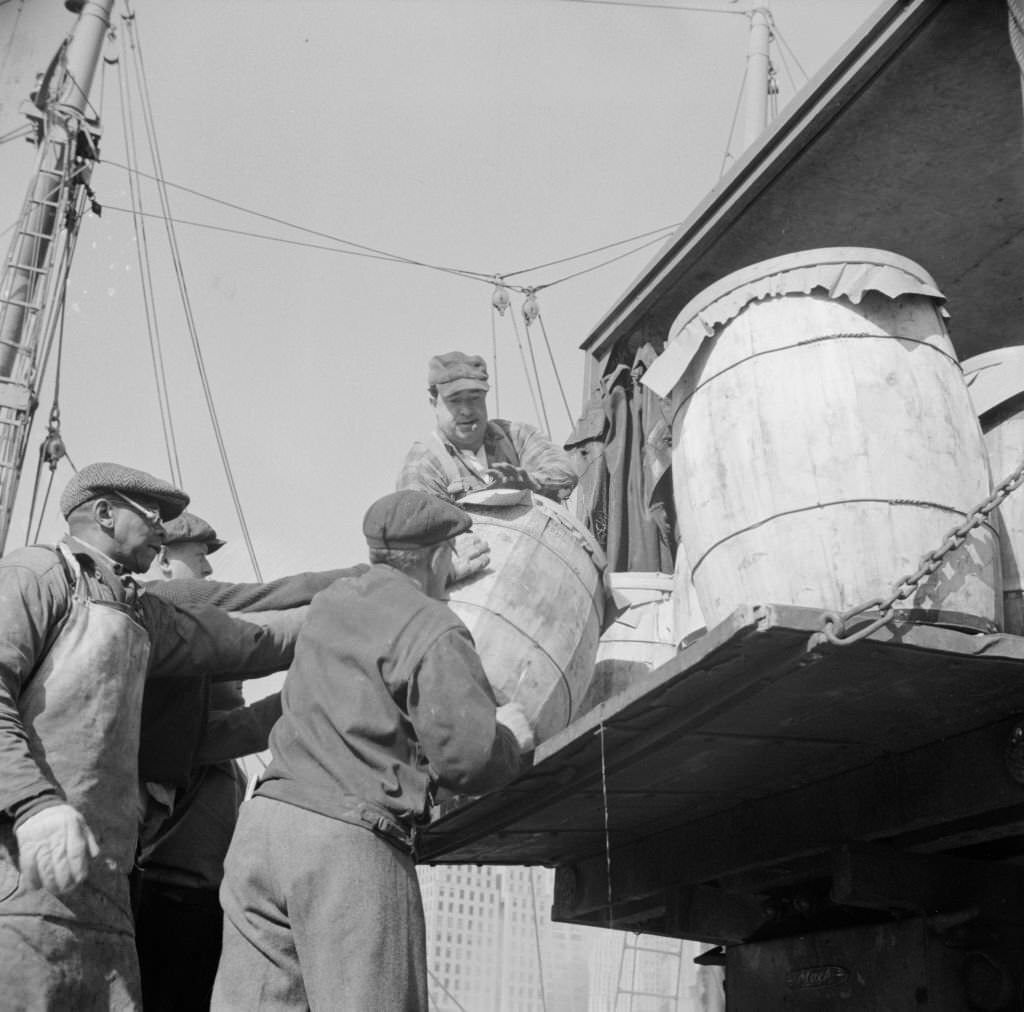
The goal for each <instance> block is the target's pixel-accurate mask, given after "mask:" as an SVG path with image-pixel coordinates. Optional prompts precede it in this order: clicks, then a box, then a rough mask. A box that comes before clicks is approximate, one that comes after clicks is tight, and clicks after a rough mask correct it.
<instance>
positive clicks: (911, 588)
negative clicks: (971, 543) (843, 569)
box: [821, 459, 1024, 646]
mask: <svg viewBox="0 0 1024 1012" xmlns="http://www.w3.org/2000/svg"><path fill="white" fill-rule="evenodd" d="M1022 484H1024V459H1022V460H1021V461H1020V463H1019V464H1018V465H1017V467H1016V469H1015V470H1014V471H1013V472H1011V473H1010V474H1008V475H1007V476H1006V477H1005V478H1004V479H1003V480H1002V481H1001V482H999V484H998V485H996V486H995V488H993V489H992V491H991V493H989V495H988V497H987V498H985V499H983V500H982V501H981V502H980V503H978V505H977V506H975V507H974V509H972V510H971V511H970V512H969V513H968V514H967V516H966V518H965V519H964V520H963V521H962V522H961V523H959V524H957V525H956V527H953V528H951V529H950V530H949V531H947V532H946V534H945V536H944V537H943V539H942V543H941V544H940V545H939V547H938V548H936V549H934V550H933V551H931V552H928V553H927V554H926V555H924V556H922V558H921V562H920V564H919V565H918V567H917V569H916V570H915V571H914V572H913V573H909V574H908V575H907V576H904V577H903V579H902V580H898V581H897V582H896V583H895V584H894V585H893V588H892V593H890V594H889V596H888V597H884V598H883V597H876V598H872V599H871V600H870V601H865V602H864V603H863V604H859V605H857V607H856V608H850V609H849V610H848V611H844V612H837V611H827V612H825V616H824V621H823V624H822V630H821V631H822V633H824V635H825V638H826V639H827V640H828V641H829V643H834V644H835V645H836V646H848V645H849V644H851V643H856V642H857V641H858V640H862V639H864V638H865V637H867V636H870V635H871V634H872V633H873V632H876V631H877V630H878V629H881V628H882V626H884V625H886V624H887V623H888V622H891V621H892V618H893V616H894V615H895V614H896V602H897V601H906V600H907V598H909V597H912V596H913V595H914V594H915V593H916V592H917V589H918V587H920V586H921V584H922V583H924V581H925V580H927V579H928V577H930V576H931V575H932V574H933V573H934V572H935V571H936V570H937V569H938V568H939V567H940V566H941V565H942V563H943V560H944V559H945V558H946V556H947V555H949V554H950V553H951V552H955V551H956V550H957V549H958V548H959V547H960V546H961V545H962V544H963V543H964V542H965V541H966V540H967V538H968V537H969V536H970V534H971V532H972V531H974V530H975V529H976V528H978V527H980V526H981V525H982V524H983V523H984V522H985V521H986V520H987V519H988V517H989V514H990V513H992V511H993V510H995V509H998V507H999V505H1000V503H1002V502H1003V500H1004V499H1006V497H1007V496H1008V495H1009V494H1010V493H1011V492H1013V491H1014V489H1016V488H1019V487H1020V486H1021V485H1022ZM876 609H877V610H878V611H879V612H880V614H879V615H878V617H877V618H874V619H872V620H871V621H869V622H868V623H867V624H866V625H863V626H860V627H859V628H858V629H856V630H855V631H854V632H847V631H846V630H847V626H848V625H849V622H850V620H851V619H854V618H856V617H857V616H858V615H864V614H865V613H866V612H873V611H875V610H876Z"/></svg>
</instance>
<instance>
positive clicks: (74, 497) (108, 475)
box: [60, 461, 188, 520]
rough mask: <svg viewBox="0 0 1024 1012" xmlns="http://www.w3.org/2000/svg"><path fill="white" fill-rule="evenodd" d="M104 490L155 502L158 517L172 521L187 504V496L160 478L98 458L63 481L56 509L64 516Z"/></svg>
mask: <svg viewBox="0 0 1024 1012" xmlns="http://www.w3.org/2000/svg"><path fill="white" fill-rule="evenodd" d="M108 492H123V493H124V494H125V495H126V496H130V497H131V498H135V497H136V496H140V497H142V498H144V499H150V500H152V501H153V502H155V503H156V504H157V508H158V509H159V510H160V519H161V520H173V519H174V518H175V517H176V516H178V514H179V513H181V511H182V510H183V509H184V508H185V507H186V506H187V505H188V496H187V495H186V494H185V493H184V492H182V491H181V489H180V488H175V487H174V486H173V485H171V484H170V483H169V482H166V481H163V480H162V479H161V478H154V477H153V475H151V474H147V473H146V472H145V471H137V470H135V468H134V467H125V466H124V465H123V464H111V463H107V462H105V461H101V462H100V463H96V464H87V465H86V466H85V467H83V468H82V470H81V471H79V472H78V474H76V475H75V476H74V478H72V479H71V481H69V482H68V483H67V485H66V486H65V488H64V491H63V492H62V493H61V497H60V511H61V513H63V514H64V516H65V518H66V517H68V516H69V515H70V514H71V512H72V510H75V509H77V508H78V507H79V506H81V505H82V503H85V502H88V501H89V500H90V499H96V498H97V497H99V496H102V495H104V494H106V493H108Z"/></svg>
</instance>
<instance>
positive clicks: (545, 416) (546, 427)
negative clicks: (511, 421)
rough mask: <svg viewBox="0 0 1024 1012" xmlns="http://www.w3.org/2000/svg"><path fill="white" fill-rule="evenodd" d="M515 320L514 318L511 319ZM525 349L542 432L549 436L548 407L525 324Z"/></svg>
mask: <svg viewBox="0 0 1024 1012" xmlns="http://www.w3.org/2000/svg"><path fill="white" fill-rule="evenodd" d="M513 319H515V317H513ZM526 347H527V348H528V349H529V350H530V364H531V365H532V366H533V379H534V382H535V383H536V384H537V397H538V399H539V400H540V411H541V415H542V417H543V419H544V432H545V433H546V434H547V435H548V436H550V435H551V423H550V422H549V421H548V407H547V405H546V404H545V403H544V391H543V390H542V389H541V385H540V372H539V371H538V369H537V356H536V355H535V354H534V352H533V339H532V338H531V337H530V324H529V321H527V322H526Z"/></svg>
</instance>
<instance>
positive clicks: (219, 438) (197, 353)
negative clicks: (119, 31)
mask: <svg viewBox="0 0 1024 1012" xmlns="http://www.w3.org/2000/svg"><path fill="white" fill-rule="evenodd" d="M125 9H126V10H127V11H128V16H127V18H126V19H125V22H126V25H127V30H128V32H129V35H130V40H129V42H130V48H131V51H132V53H133V54H134V56H135V60H134V62H133V68H134V71H135V74H136V78H137V80H138V83H139V86H140V87H139V97H140V99H141V102H142V112H143V121H144V123H145V126H146V137H147V141H148V142H149V148H150V157H151V158H152V159H153V166H154V168H155V169H156V174H157V175H158V176H159V177H160V178H161V179H162V178H163V175H164V171H163V164H162V161H161V158H160V151H159V146H158V144H157V138H156V128H155V123H154V121H153V111H152V103H151V101H150V95H149V87H148V85H147V83H146V76H145V63H144V59H143V53H142V43H141V39H140V38H139V32H138V25H137V23H136V21H135V14H134V13H133V12H132V9H131V3H130V0H125ZM157 193H158V194H159V197H160V204H161V209H162V210H163V213H164V214H165V215H166V217H167V221H166V222H165V225H166V229H167V238H168V244H169V246H170V251H171V259H172V262H173V265H174V273H175V276H176V278H177V281H178V291H179V294H180V296H181V300H182V308H183V310H184V314H185V323H186V326H187V328H188V332H189V338H190V339H191V342H192V350H193V355H194V357H195V361H196V368H197V370H198V372H199V378H200V382H201V384H202V387H203V395H204V397H205V399H206V407H207V411H208V413H209V415H210V422H211V425H212V428H213V434H214V439H215V440H216V442H217V448H218V451H219V453H220V458H221V465H222V467H223V469H224V474H225V477H226V479H227V483H228V488H229V490H230V493H231V499H232V502H233V503H234V507H235V514H236V515H237V517H238V523H239V527H240V529H241V532H242V538H243V540H244V541H245V546H246V549H247V550H248V552H249V559H250V562H251V563H252V568H253V571H254V573H255V574H256V579H257V580H258V581H260V582H262V581H263V575H262V573H261V571H260V565H259V561H258V560H257V558H256V550H255V547H254V546H253V542H252V536H251V535H250V533H249V525H248V523H247V522H246V519H245V511H244V510H243V509H242V500H241V497H240V496H239V493H238V487H237V485H236V484H235V477H234V473H233V471H232V469H231V461H230V459H229V458H228V452H227V446H226V445H225V442H224V434H223V432H222V430H221V427H220V420H219V419H218V417H217V408H216V405H215V404H214V400H213V392H212V389H211V386H210V379H209V376H208V374H207V372H206V363H205V360H204V357H203V351H202V346H201V345H200V342H199V331H198V328H197V325H196V320H195V316H194V314H193V312H192V303H191V299H190V298H189V294H188V284H187V282H186V280H185V271H184V267H183V265H182V259H181V250H180V249H179V247H178V241H177V235H176V233H175V230H174V220H173V218H172V216H171V208H170V198H169V196H168V194H167V189H166V187H165V186H164V185H163V184H162V183H159V182H158V184H157Z"/></svg>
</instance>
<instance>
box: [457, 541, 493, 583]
mask: <svg viewBox="0 0 1024 1012" xmlns="http://www.w3.org/2000/svg"><path fill="white" fill-rule="evenodd" d="M490 561H491V549H490V548H489V547H488V545H487V542H486V541H484V539H483V538H482V537H480V535H479V534H474V533H473V532H472V531H466V533H465V534H460V535H458V537H456V539H455V543H454V544H453V545H452V566H451V571H450V572H449V574H448V586H449V587H450V586H451V585H452V584H453V583H458V582H459V581H460V580H465V579H466V578H467V577H470V576H474V575H476V574H477V573H479V572H481V571H482V570H484V569H486V568H487V566H488V564H489V563H490Z"/></svg>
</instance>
